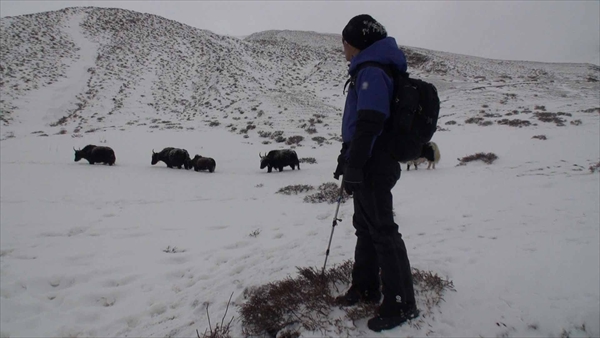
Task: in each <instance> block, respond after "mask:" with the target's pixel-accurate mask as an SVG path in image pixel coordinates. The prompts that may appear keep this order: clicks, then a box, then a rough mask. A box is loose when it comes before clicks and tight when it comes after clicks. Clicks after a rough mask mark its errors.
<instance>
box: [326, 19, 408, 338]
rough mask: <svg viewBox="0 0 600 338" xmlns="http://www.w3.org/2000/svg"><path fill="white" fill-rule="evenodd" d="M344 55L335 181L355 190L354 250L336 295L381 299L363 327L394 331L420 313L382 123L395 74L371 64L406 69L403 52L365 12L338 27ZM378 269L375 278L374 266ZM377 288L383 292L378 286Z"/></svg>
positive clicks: (394, 166) (395, 170)
mask: <svg viewBox="0 0 600 338" xmlns="http://www.w3.org/2000/svg"><path fill="white" fill-rule="evenodd" d="M342 37H343V45H344V55H345V57H346V61H348V62H350V67H349V70H348V73H349V75H350V76H351V79H355V80H354V81H352V82H350V86H349V87H348V94H347V96H346V105H345V108H344V115H343V118H342V140H343V145H342V150H341V154H340V156H339V157H338V167H337V168H336V171H335V173H334V177H335V178H336V179H337V178H338V177H339V176H340V175H343V186H344V189H345V190H346V192H347V193H349V194H353V195H354V216H353V219H352V223H353V225H354V228H355V229H356V237H357V241H356V248H355V252H354V266H353V270H352V285H351V286H350V289H349V290H348V291H347V292H346V293H345V294H344V295H341V296H339V297H337V298H336V302H337V304H339V305H340V306H352V305H355V304H357V303H358V302H370V303H379V301H380V300H381V292H383V302H382V303H381V305H380V306H379V309H378V313H377V316H375V317H374V318H371V319H370V320H369V321H368V327H369V329H371V330H373V331H377V332H379V331H381V330H388V329H392V328H394V327H396V326H399V325H401V324H403V323H404V322H406V321H407V320H409V319H413V318H415V317H417V316H418V315H419V311H418V310H417V307H416V303H415V296H414V290H413V280H412V273H411V269H410V263H409V260H408V255H407V252H406V247H405V245H404V241H403V240H402V235H401V234H400V233H399V232H398V225H397V224H396V223H395V222H394V213H393V203H392V192H391V190H392V188H393V187H394V185H395V184H396V181H398V179H399V178H400V171H401V170H400V164H399V163H398V162H397V161H396V160H394V159H393V158H392V157H391V155H390V154H389V152H388V151H386V131H387V128H385V127H386V121H387V120H388V119H389V117H390V103H391V97H392V95H393V85H394V83H393V79H392V78H391V77H390V76H389V75H388V74H387V73H386V72H385V71H384V70H383V69H381V68H379V67H376V66H369V65H363V66H362V67H361V64H364V63H366V62H377V63H379V64H383V65H387V66H388V67H390V66H391V67H395V68H396V69H397V70H398V71H400V72H406V68H407V66H406V58H405V56H404V53H403V52H402V51H401V50H400V49H399V48H398V45H397V44H396V40H395V39H394V38H392V37H388V36H387V32H386V30H385V28H384V27H383V26H382V25H381V24H380V23H379V22H377V21H376V20H375V19H373V18H372V17H371V16H369V15H366V14H363V15H358V16H356V17H354V18H352V19H351V20H350V22H348V24H347V25H346V27H345V28H344V30H343V31H342ZM380 269H381V282H380V274H379V270H380ZM380 286H381V290H382V291H381V292H380Z"/></svg>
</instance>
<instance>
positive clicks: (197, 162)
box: [190, 155, 217, 173]
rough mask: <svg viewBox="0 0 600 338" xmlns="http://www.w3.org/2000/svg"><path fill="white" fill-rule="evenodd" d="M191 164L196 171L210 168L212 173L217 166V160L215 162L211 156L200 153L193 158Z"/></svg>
mask: <svg viewBox="0 0 600 338" xmlns="http://www.w3.org/2000/svg"><path fill="white" fill-rule="evenodd" d="M190 166H191V167H193V168H194V170H195V171H200V170H208V171H209V172H211V173H212V172H214V171H215V168H216V167H217V162H215V160H214V159H212V158H210V157H202V156H200V155H196V156H194V158H193V159H192V160H191V165H190Z"/></svg>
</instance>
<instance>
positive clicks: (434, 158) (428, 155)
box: [406, 142, 441, 171]
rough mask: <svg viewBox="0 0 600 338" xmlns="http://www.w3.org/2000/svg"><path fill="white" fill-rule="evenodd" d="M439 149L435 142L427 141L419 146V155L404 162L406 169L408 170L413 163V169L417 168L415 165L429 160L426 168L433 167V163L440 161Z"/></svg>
mask: <svg viewBox="0 0 600 338" xmlns="http://www.w3.org/2000/svg"><path fill="white" fill-rule="evenodd" d="M440 158H441V155H440V149H439V148H438V146H437V144H435V142H428V143H425V144H424V145H423V148H421V155H420V156H419V157H418V158H417V159H415V160H412V161H408V162H406V170H407V171H408V170H410V166H411V165H413V166H414V167H415V170H418V168H417V166H418V165H419V164H421V163H423V162H425V161H427V162H429V165H428V166H427V169H431V168H432V166H433V169H435V165H436V164H437V163H438V162H439V161H440Z"/></svg>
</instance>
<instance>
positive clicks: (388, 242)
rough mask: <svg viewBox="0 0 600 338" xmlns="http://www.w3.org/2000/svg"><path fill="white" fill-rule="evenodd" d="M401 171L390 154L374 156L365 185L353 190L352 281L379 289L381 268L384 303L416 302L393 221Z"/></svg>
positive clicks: (361, 285)
mask: <svg viewBox="0 0 600 338" xmlns="http://www.w3.org/2000/svg"><path fill="white" fill-rule="evenodd" d="M400 171H401V170H400V164H399V163H398V162H397V161H395V160H393V159H391V158H389V157H387V156H378V157H374V158H371V159H370V160H369V161H368V162H367V165H366V166H365V168H364V173H365V180H364V184H363V186H362V188H361V189H360V190H358V191H356V192H354V216H353V219H352V222H353V225H354V228H355V229H356V237H357V241H356V249H355V252H354V267H353V270H352V284H353V285H354V286H355V287H357V288H359V290H374V289H379V285H380V279H379V269H380V268H381V285H382V292H383V296H384V303H390V302H393V303H394V304H397V305H400V306H407V305H408V306H410V305H414V304H415V295H414V290H413V280H412V273H411V269H410V262H409V260H408V255H407V252H406V247H405V245H404V241H403V240H402V235H401V234H400V233H398V225H397V224H396V223H395V222H394V214H393V204H392V192H391V190H392V188H393V187H394V186H395V185H396V182H397V181H398V179H399V178H400Z"/></svg>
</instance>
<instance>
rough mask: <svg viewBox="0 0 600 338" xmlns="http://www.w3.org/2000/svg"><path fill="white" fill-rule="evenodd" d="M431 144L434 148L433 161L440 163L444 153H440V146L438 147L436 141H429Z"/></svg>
mask: <svg viewBox="0 0 600 338" xmlns="http://www.w3.org/2000/svg"><path fill="white" fill-rule="evenodd" d="M429 143H430V144H431V148H432V149H433V162H434V163H436V164H437V163H438V162H439V161H440V159H441V158H442V155H441V154H440V148H438V146H437V144H435V142H429Z"/></svg>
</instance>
